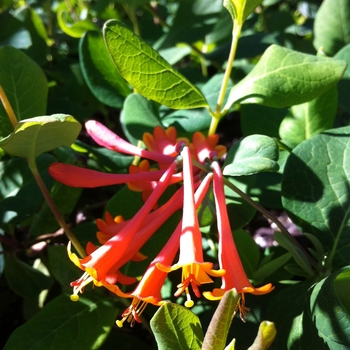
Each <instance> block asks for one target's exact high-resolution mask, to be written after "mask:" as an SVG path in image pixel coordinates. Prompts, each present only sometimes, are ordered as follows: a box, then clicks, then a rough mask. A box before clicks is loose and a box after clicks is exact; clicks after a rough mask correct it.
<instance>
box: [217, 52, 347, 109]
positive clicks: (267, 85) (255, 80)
mask: <svg viewBox="0 0 350 350" xmlns="http://www.w3.org/2000/svg"><path fill="white" fill-rule="evenodd" d="M345 68H346V63H345V62H343V61H337V60H333V59H331V58H325V57H316V56H312V55H307V54H303V53H300V52H297V51H293V50H290V49H286V48H283V47H280V46H277V45H271V46H270V47H269V48H268V49H267V50H266V51H265V52H264V54H263V56H262V57H261V59H260V61H259V62H258V64H257V65H256V66H255V67H254V69H253V70H252V71H251V72H250V73H249V74H248V75H247V76H246V77H245V78H244V79H243V80H241V81H240V82H239V83H238V84H237V85H235V86H234V87H233V88H232V90H231V92H230V96H229V99H228V101H227V103H226V105H225V108H224V110H228V109H229V108H230V107H231V106H232V104H233V103H236V102H244V103H258V104H262V105H265V106H270V107H276V108H284V107H289V106H293V105H297V104H301V103H304V102H306V101H310V100H312V99H314V98H316V97H317V96H319V95H321V94H323V93H324V92H325V91H327V90H328V89H329V88H330V87H332V86H334V85H335V84H336V83H337V82H338V80H339V79H340V78H341V77H342V75H343V73H344V71H345Z"/></svg>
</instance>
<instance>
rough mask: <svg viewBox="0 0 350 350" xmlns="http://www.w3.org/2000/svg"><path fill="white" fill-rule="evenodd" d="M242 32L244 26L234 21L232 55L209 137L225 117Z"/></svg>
mask: <svg viewBox="0 0 350 350" xmlns="http://www.w3.org/2000/svg"><path fill="white" fill-rule="evenodd" d="M241 30H242V24H239V23H237V21H234V23H233V31H232V42H231V49H230V54H229V57H228V61H227V65H226V70H225V74H224V79H223V81H222V84H221V88H220V92H219V97H218V101H217V103H216V110H215V112H214V115H212V120H211V124H210V128H209V132H208V135H213V134H215V132H216V128H217V125H218V123H219V120H220V119H221V118H222V117H223V115H222V112H221V108H222V105H223V103H224V99H225V94H226V90H227V85H228V82H229V80H230V76H231V71H232V67H233V62H234V59H235V56H236V51H237V45H238V39H239V37H240V35H241Z"/></svg>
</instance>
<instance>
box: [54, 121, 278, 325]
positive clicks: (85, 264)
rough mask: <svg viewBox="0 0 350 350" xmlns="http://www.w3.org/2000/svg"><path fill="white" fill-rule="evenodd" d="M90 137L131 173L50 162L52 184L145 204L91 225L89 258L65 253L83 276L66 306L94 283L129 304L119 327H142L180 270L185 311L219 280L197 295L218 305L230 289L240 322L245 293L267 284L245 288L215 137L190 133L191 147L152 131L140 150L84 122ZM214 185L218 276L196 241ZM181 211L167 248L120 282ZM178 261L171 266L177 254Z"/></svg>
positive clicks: (220, 149) (168, 133) (96, 124)
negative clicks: (121, 189) (113, 193)
mask: <svg viewBox="0 0 350 350" xmlns="http://www.w3.org/2000/svg"><path fill="white" fill-rule="evenodd" d="M85 126H86V130H87V132H88V134H89V135H90V136H91V137H92V138H93V139H94V140H95V142H96V143H97V144H99V145H100V146H103V147H106V148H108V149H110V150H113V151H116V152H120V153H124V154H129V155H134V156H137V157H139V158H140V159H141V160H140V161H139V163H138V164H137V165H135V164H133V165H131V166H130V168H129V173H128V174H111V173H101V172H98V171H94V170H90V169H85V168H80V167H76V166H73V165H67V164H61V163H55V164H52V165H51V166H50V169H49V172H50V174H51V176H53V177H54V178H55V179H56V180H58V181H60V182H62V183H64V184H66V185H69V186H74V187H88V188H92V187H98V186H107V185H112V184H123V183H126V184H127V185H128V187H129V188H130V189H131V190H133V191H140V192H142V196H143V199H144V205H143V206H142V208H141V209H140V210H139V211H138V212H137V213H136V214H135V215H134V217H133V218H132V219H130V220H124V219H123V217H121V216H117V217H116V218H113V217H112V216H111V215H110V214H109V213H106V214H105V217H104V220H102V219H98V220H97V222H96V223H97V227H98V229H99V232H98V233H97V238H98V240H99V242H100V243H101V246H100V247H96V246H94V245H93V244H91V243H90V244H88V245H87V247H86V252H87V256H86V257H84V258H81V259H80V258H79V257H78V256H77V255H76V254H75V253H72V252H71V246H70V244H69V245H68V255H69V257H70V259H71V261H72V262H73V263H74V264H75V265H77V266H78V267H79V268H80V269H81V270H83V271H84V274H83V275H82V277H81V278H80V279H78V280H77V281H74V282H72V283H71V286H72V287H73V294H72V296H71V299H72V300H73V301H76V300H78V299H79V293H82V292H83V290H84V287H85V286H86V285H87V284H88V283H90V282H93V283H94V284H95V285H96V286H104V287H105V288H107V289H108V290H110V291H111V292H113V293H114V294H116V295H118V296H120V297H123V298H132V299H133V300H132V303H131V305H130V307H128V308H127V310H126V311H125V312H124V313H123V315H122V319H121V320H119V321H117V325H118V326H120V327H121V326H122V325H123V323H124V321H128V322H130V323H131V325H133V324H134V323H135V321H136V322H141V320H140V314H141V313H142V311H143V310H144V308H145V306H146V305H147V303H151V304H154V305H157V306H160V305H162V304H163V303H164V302H165V301H164V300H163V299H162V296H161V288H162V286H163V284H164V281H165V279H166V278H167V275H168V274H169V273H170V272H172V271H174V270H177V269H182V280H181V282H180V283H179V284H178V286H177V291H176V292H175V296H180V295H182V294H183V293H185V295H186V302H185V306H187V307H191V306H193V304H194V302H193V300H192V298H191V292H190V289H191V290H192V292H193V294H194V295H196V296H197V297H200V296H201V291H200V286H201V285H203V284H209V283H213V279H214V278H220V279H221V282H222V285H221V288H216V289H213V290H212V291H206V292H203V296H204V297H206V298H207V299H209V300H217V299H220V298H221V297H222V296H223V294H224V293H225V291H227V290H230V289H232V288H235V289H236V290H237V292H238V293H240V294H241V296H242V298H241V304H240V312H241V317H244V314H245V310H246V308H245V306H244V293H252V294H257V295H259V294H265V293H268V292H270V291H271V290H272V289H273V286H272V285H271V284H267V285H265V286H263V287H260V288H255V287H253V286H252V285H251V283H250V282H249V280H248V278H247V276H246V274H245V272H244V269H243V266H242V263H241V260H240V258H239V255H238V252H237V249H236V246H235V243H234V240H233V238H232V231H231V228H230V223H229V219H228V214H227V209H226V202H225V194H224V181H223V176H222V172H221V168H220V164H219V162H218V160H219V159H220V158H221V157H222V156H223V155H224V154H225V153H226V149H225V147H224V146H221V145H218V136H217V135H211V136H209V137H205V136H204V135H203V134H202V133H200V132H196V133H194V134H193V137H192V140H191V142H190V140H188V139H185V138H177V134H176V130H175V128H173V127H170V128H168V129H167V130H163V129H162V128H160V127H156V128H155V129H154V131H153V134H150V133H145V134H144V136H143V142H144V144H145V146H146V149H142V148H139V147H136V146H134V145H132V144H130V143H128V142H126V141H125V140H123V139H121V138H120V137H119V136H118V135H116V134H115V133H113V132H112V131H110V130H109V129H108V128H106V127H105V126H103V125H102V124H100V123H99V122H97V121H88V122H87V123H86V125H85ZM211 184H212V186H213V194H214V198H215V209H216V216H217V220H216V222H217V232H218V245H219V249H218V260H219V264H218V265H219V266H218V269H215V267H214V265H213V263H211V262H208V261H205V259H204V256H203V249H202V235H201V231H200V226H199V223H198V217H197V209H198V207H199V206H200V205H201V203H202V201H203V198H204V197H205V195H206V193H207V192H208V190H209V187H210V186H211ZM171 185H174V186H176V191H175V193H174V194H173V196H172V197H171V198H170V199H169V200H168V201H167V202H166V203H165V204H163V205H161V206H158V201H159V199H160V197H161V196H162V194H163V193H164V191H165V190H166V189H167V188H168V187H169V186H171ZM177 211H182V219H181V220H180V222H179V223H178V225H177V227H176V229H175V230H174V232H173V233H172V234H171V236H170V238H169V240H168V242H167V243H166V244H165V246H164V247H163V248H162V250H161V251H160V252H159V253H158V255H157V256H156V257H155V258H154V260H153V261H152V262H151V263H150V265H149V266H148V268H147V270H146V271H145V273H144V274H143V276H142V278H141V280H140V281H138V280H137V279H136V278H135V277H130V276H126V275H124V274H123V273H122V272H121V271H120V269H121V268H122V267H123V266H124V265H125V264H126V263H127V262H129V261H131V260H133V261H140V260H142V259H144V258H145V256H143V254H142V253H141V252H140V249H141V248H142V246H143V245H144V244H145V243H146V242H147V241H148V240H149V239H150V237H151V236H152V235H153V234H154V233H155V231H156V230H157V229H158V228H160V227H161V226H162V225H163V224H164V223H165V222H166V221H167V220H168V219H169V218H170V217H171V216H172V215H173V214H174V213H175V212H177ZM178 252H179V255H178V261H177V262H176V263H175V264H174V259H175V258H176V255H177V253H178ZM134 283H137V286H136V288H135V289H134V290H133V292H131V293H125V292H123V291H122V290H121V288H120V285H131V284H134Z"/></svg>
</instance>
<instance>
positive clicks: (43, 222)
mask: <svg viewBox="0 0 350 350" xmlns="http://www.w3.org/2000/svg"><path fill="white" fill-rule="evenodd" d="M82 190H83V189H82V188H72V187H69V186H66V185H63V184H62V183H60V182H57V181H56V182H55V183H54V185H53V187H52V189H51V193H50V194H51V198H52V199H53V201H54V203H55V204H56V208H57V209H58V210H59V212H60V214H61V215H62V216H63V218H67V217H68V216H69V214H71V212H72V211H73V209H74V208H75V206H76V204H77V202H78V200H79V198H80V195H81V193H82ZM59 227H60V225H59V223H58V222H57V219H56V218H55V216H54V215H53V214H52V211H51V209H50V208H49V206H48V205H47V202H44V204H43V206H42V207H41V208H40V212H38V213H37V214H36V215H35V216H34V218H33V221H32V223H31V225H30V229H29V233H30V235H31V236H36V237H37V236H40V235H42V234H45V233H47V232H55V231H56V230H57V229H58V228H59Z"/></svg>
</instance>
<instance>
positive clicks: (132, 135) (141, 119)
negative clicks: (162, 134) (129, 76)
mask: <svg viewBox="0 0 350 350" xmlns="http://www.w3.org/2000/svg"><path fill="white" fill-rule="evenodd" d="M120 121H121V124H122V126H123V130H124V133H125V134H126V136H127V138H128V140H129V141H131V142H133V143H135V144H136V143H137V142H138V141H139V140H142V136H143V134H144V133H145V132H149V133H151V134H152V133H153V129H154V128H155V127H156V126H162V123H161V122H160V119H159V113H158V105H156V104H155V103H154V102H153V101H150V100H147V99H146V98H145V97H143V96H142V95H139V94H131V95H129V96H128V97H127V98H126V100H125V103H124V108H123V111H122V114H121V118H120Z"/></svg>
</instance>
